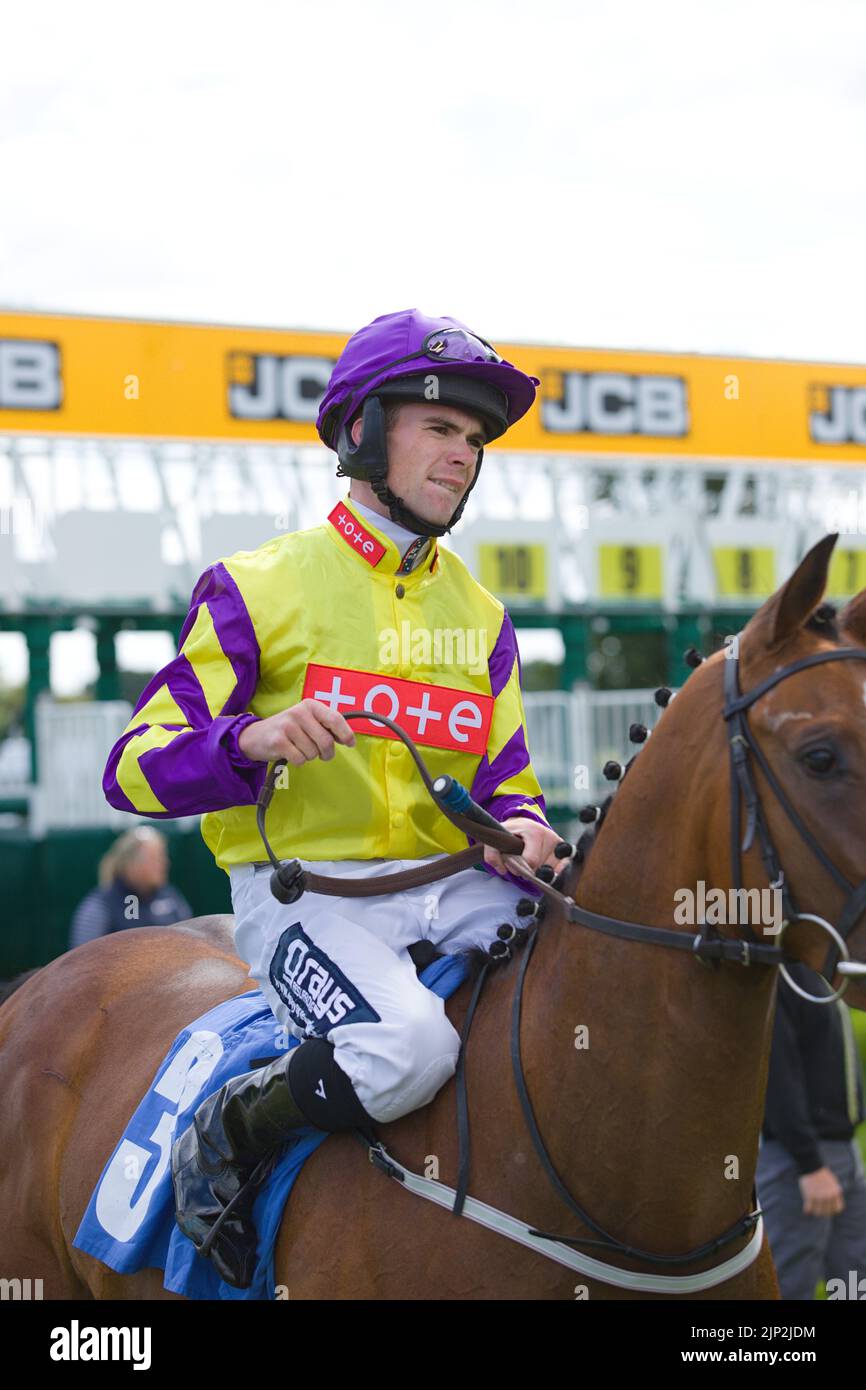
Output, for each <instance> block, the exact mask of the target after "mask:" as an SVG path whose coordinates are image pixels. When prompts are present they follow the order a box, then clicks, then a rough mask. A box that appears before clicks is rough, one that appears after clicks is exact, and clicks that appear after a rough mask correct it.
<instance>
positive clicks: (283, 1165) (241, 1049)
mask: <svg viewBox="0 0 866 1390" xmlns="http://www.w3.org/2000/svg"><path fill="white" fill-rule="evenodd" d="M468 971H469V961H468V958H467V957H466V956H465V955H455V956H444V957H442V958H441V959H440V960H437V961H434V962H433V964H432V965H429V966H428V967H427V968H426V970H424V972H423V973H422V975H421V976H420V979H421V982H422V984H425V985H426V986H427V987H428V989H432V990H433V991H434V993H436V994H438V995H439V996H440V998H442V999H448V998H449V997H450V996H451V995H452V994H453V993H454V992H455V990H456V989H458V988H459V986H460V985H461V984H462V983H463V981H464V980H465V979H466V976H467V974H468ZM297 1045H298V1039H297V1038H294V1037H292V1036H291V1034H289V1033H288V1032H287V1031H286V1030H284V1029H283V1028H281V1026H280V1025H279V1024H278V1023H277V1021H276V1019H275V1018H274V1015H273V1013H272V1012H271V1009H270V1007H269V1006H268V1004H267V1002H266V1000H265V997H264V995H263V994H262V992H261V990H258V989H256V990H251V991H249V992H248V993H247V994H239V995H237V996H236V997H235V998H234V999H228V1000H226V1002H225V1003H223V1004H218V1005H217V1006H216V1008H214V1009H211V1010H209V1012H208V1013H206V1014H202V1016H201V1018H197V1019H196V1020H195V1022H194V1023H190V1024H189V1026H188V1027H187V1028H184V1029H183V1031H182V1032H181V1033H179V1034H178V1036H177V1037H176V1038H175V1041H174V1043H173V1044H172V1046H171V1049H170V1051H169V1052H168V1054H167V1056H166V1058H165V1061H164V1062H163V1063H162V1066H161V1067H160V1068H159V1071H158V1072H157V1073H156V1076H155V1077H154V1079H153V1081H152V1082H151V1085H150V1087H149V1088H148V1091H147V1093H146V1095H145V1097H144V1099H143V1100H142V1102H141V1104H140V1105H139V1107H138V1109H137V1110H136V1111H135V1114H134V1115H133V1116H132V1119H131V1120H130V1121H129V1124H128V1125H127V1127H126V1129H125V1131H124V1134H123V1137H122V1138H121V1140H120V1143H119V1144H118V1145H117V1147H116V1149H115V1150H114V1153H113V1154H112V1155H111V1158H110V1159H109V1160H108V1163H107V1164H106V1165H105V1168H104V1169H103V1171H102V1176H101V1177H100V1179H99V1182H98V1183H97V1185H96V1188H95V1190H94V1193H93V1196H92V1197H91V1199H90V1202H89V1203H88V1207H87V1210H86V1211H85V1213H84V1216H83V1218H82V1220H81V1225H80V1226H79V1228H78V1231H77V1232H76V1235H75V1240H74V1241H73V1244H74V1246H75V1247H76V1249H78V1250H83V1251H85V1252H86V1253H87V1254H88V1255H94V1256H95V1257H96V1259H98V1260H101V1261H102V1262H103V1264H106V1265H108V1266H109V1268H111V1269H115V1270H117V1271H118V1273H120V1274H135V1273H136V1272H137V1271H138V1270H140V1269H163V1270H165V1279H164V1280H163V1286H164V1287H165V1288H166V1289H169V1290H170V1291H171V1292H173V1293H180V1294H184V1295H185V1296H186V1297H187V1298H195V1299H208V1298H222V1299H272V1298H274V1297H275V1294H276V1286H275V1283H274V1244H275V1242H276V1238H277V1231H278V1230H279V1225H280V1218H281V1217H282V1214H283V1208H284V1207H285V1205H286V1202H287V1201H288V1198H289V1193H290V1192H291V1190H292V1186H293V1184H294V1182H295V1179H296V1178H297V1176H298V1173H299V1172H300V1170H301V1167H302V1165H303V1163H304V1160H305V1159H306V1158H308V1157H309V1155H310V1154H311V1153H312V1152H313V1150H314V1149H317V1148H318V1147H319V1145H320V1144H321V1143H322V1141H323V1140H324V1139H327V1137H328V1136H327V1134H326V1133H324V1132H323V1131H322V1130H319V1129H314V1128H313V1126H312V1125H309V1126H307V1127H306V1128H304V1129H299V1130H298V1131H297V1134H296V1135H294V1136H293V1137H292V1139H291V1140H290V1141H289V1143H287V1144H286V1146H285V1149H284V1150H283V1152H282V1153H281V1155H280V1158H279V1159H278V1161H277V1163H276V1165H275V1167H274V1168H273V1170H272V1172H271V1174H270V1175H269V1177H268V1178H267V1179H266V1181H265V1182H264V1183H263V1184H262V1187H261V1189H260V1190H259V1193H258V1196H257V1198H256V1202H255V1206H254V1208H253V1219H254V1221H255V1224H256V1229H257V1231H258V1234H259V1256H258V1263H257V1265H256V1271H255V1275H254V1277H253V1282H252V1284H251V1285H250V1287H249V1288H248V1289H233V1288H232V1287H231V1285H229V1284H226V1283H224V1282H223V1280H222V1279H220V1278H219V1276H218V1275H217V1273H216V1270H215V1269H214V1267H213V1265H212V1264H211V1262H210V1260H207V1259H202V1257H201V1256H200V1255H199V1254H198V1253H197V1251H196V1248H195V1246H194V1245H193V1243H192V1241H191V1240H189V1239H188V1238H187V1237H186V1236H185V1235H183V1233H182V1232H181V1231H180V1230H179V1228H178V1226H177V1225H176V1223H175V1219H174V1189H173V1187H172V1182H171V1146H172V1144H173V1143H174V1141H175V1139H176V1138H177V1137H178V1136H179V1135H180V1134H182V1133H183V1131H184V1130H185V1129H186V1128H187V1126H188V1125H190V1124H191V1123H192V1117H193V1115H194V1113H195V1111H196V1110H197V1109H198V1107H199V1105H200V1104H201V1103H202V1101H203V1100H205V1099H206V1097H207V1096H209V1095H212V1094H213V1093H214V1091H218V1090H219V1089H220V1087H221V1086H222V1085H224V1083H225V1082H226V1081H229V1080H230V1079H231V1078H232V1077H233V1076H239V1075H241V1074H242V1073H243V1072H247V1071H251V1070H252V1062H253V1060H254V1059H258V1058H262V1057H265V1058H268V1059H270V1058H272V1057H274V1056H278V1055H279V1053H280V1052H281V1051H285V1050H287V1048H289V1047H296V1046H297ZM359 1157H362V1154H361V1152H360V1149H359Z"/></svg>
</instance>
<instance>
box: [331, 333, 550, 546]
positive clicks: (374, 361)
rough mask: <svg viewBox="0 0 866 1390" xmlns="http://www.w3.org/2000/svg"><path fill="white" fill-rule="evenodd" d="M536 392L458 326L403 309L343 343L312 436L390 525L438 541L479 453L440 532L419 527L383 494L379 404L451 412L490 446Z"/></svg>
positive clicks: (397, 501)
mask: <svg viewBox="0 0 866 1390" xmlns="http://www.w3.org/2000/svg"><path fill="white" fill-rule="evenodd" d="M539 385H540V382H539V380H538V378H537V377H534V376H527V375H526V373H525V372H521V371H520V370H519V369H518V368H517V367H514V366H512V364H511V363H510V362H506V361H505V359H504V358H502V357H500V356H499V354H498V352H497V351H496V349H495V348H493V347H491V346H490V344H489V343H487V342H485V341H484V339H483V338H479V337H478V336H477V334H475V333H473V332H472V330H471V329H470V328H467V326H466V324H465V323H461V322H460V320H459V319H452V318H448V317H443V318H429V317H428V316H427V315H426V314H422V313H421V311H420V310H419V309H404V310H402V311H401V312H400V313H397V314H383V315H382V316H381V317H380V318H378V319H374V320H373V322H372V323H368V324H367V326H366V328H360V329H359V330H358V332H357V333H354V334H353V335H352V337H351V338H350V339H349V341H348V343H347V344H346V346H345V348H344V349H343V351H342V353H341V354H340V357H339V359H338V361H337V363H336V365H335V367H334V370H333V372H332V373H331V379H330V381H329V382H328V389H327V391H326V392H325V395H324V397H323V399H322V404H321V406H320V407H319V418H318V420H317V421H316V429H317V430H318V432H319V437H320V439H321V440H322V443H323V444H326V445H327V446H328V448H329V449H334V450H335V452H336V454H337V457H338V459H339V466H338V468H337V477H338V478H341V477H348V478H360V479H363V480H364V481H365V482H368V483H369V484H370V486H371V487H372V488H373V491H374V492H375V493H376V496H377V497H378V498H379V500H380V501H381V502H383V503H384V504H385V505H386V506H387V507H388V510H389V512H390V514H391V517H392V519H393V520H394V521H396V522H398V523H399V524H400V525H401V526H406V527H408V528H409V530H410V531H415V532H417V533H419V534H421V535H425V536H442V535H444V534H445V532H446V531H450V530H451V527H452V526H454V525H455V524H456V522H457V521H459V519H460V515H461V513H462V511H463V508H464V506H465V505H466V498H467V497H468V496H469V493H470V492H471V491H472V489H473V487H474V486H475V484H476V482H477V481H478V474H479V472H480V471H481V460H482V458H483V455H484V450H483V449H479V451H478V465H477V467H476V469H475V477H474V478H473V479H472V482H471V483H470V485H469V487H468V488H467V490H466V494H465V496H464V497H463V498H462V500H461V501H460V504H459V505H458V507H457V509H456V510H455V511H454V513H453V514H452V516H451V518H450V520H449V521H448V522H447V523H446V524H445V525H438V524H434V523H432V522H429V521H425V520H424V518H423V517H420V516H417V515H416V514H415V513H414V512H413V511H412V510H411V509H410V508H409V507H407V506H406V504H405V502H403V500H402V498H400V497H398V496H397V495H396V493H394V492H392V491H391V489H390V488H389V487H388V482H387V478H388V450H387V443H386V434H385V412H384V409H383V402H384V403H388V402H391V401H421V402H423V401H429V400H437V401H442V402H443V403H444V404H445V405H453V406H458V407H459V408H460V409H461V410H465V411H467V412H469V413H471V414H473V415H477V416H478V417H479V419H480V420H481V421H482V423H483V424H484V427H485V434H486V441H485V442H486V443H488V444H489V443H490V441H491V440H493V439H498V438H499V436H500V435H502V434H504V433H505V431H506V430H507V429H508V428H509V427H510V426H511V425H513V424H514V423H515V422H516V421H517V420H519V419H520V418H521V416H523V415H525V414H526V412H527V410H529V408H530V406H531V405H532V403H533V401H534V400H535V391H536V388H537V387H538V386H539ZM361 411H362V412H363V413H362V420H363V430H362V434H361V442H360V443H359V444H355V443H353V441H352V436H351V426H352V423H353V421H354V420H355V418H356V417H357V415H358V413H359V412H361Z"/></svg>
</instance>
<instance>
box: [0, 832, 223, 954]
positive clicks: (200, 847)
mask: <svg viewBox="0 0 866 1390" xmlns="http://www.w3.org/2000/svg"><path fill="white" fill-rule="evenodd" d="M151 823H153V822H151ZM157 828H158V829H159V830H161V831H163V833H164V834H165V835H166V838H167V840H168V850H169V855H170V858H171V882H172V883H173V884H174V886H175V887H176V888H179V889H180V891H181V892H182V893H183V895H184V897H185V898H186V899H187V901H188V902H189V903H190V905H191V906H192V909H193V913H194V915H195V916H198V915H199V914H200V913H205V912H231V896H230V894H229V881H228V877H227V875H226V874H224V873H223V871H222V869H218V868H217V867H216V865H215V863H214V860H213V856H212V854H211V852H210V850H209V849H208V848H207V846H206V845H205V843H204V841H203V840H202V838H201V835H200V833H199V831H198V829H197V828H195V829H193V830H188V831H182V830H178V829H176V828H175V827H173V826H170V825H167V824H165V823H161V824H159V825H158V826H157ZM115 839H116V832H114V831H111V830H70V831H62V832H61V831H58V832H56V833H54V834H52V835H48V836H46V837H45V839H43V840H33V839H30V838H28V837H27V836H26V835H25V834H23V833H13V834H8V833H7V834H4V835H2V836H0V884H2V892H3V898H4V908H3V912H2V914H0V979H6V980H8V979H11V978H12V976H14V975H18V974H20V972H21V971H23V970H29V969H31V968H32V967H33V966H35V965H45V964H47V962H48V961H50V960H53V959H54V957H55V956H59V955H60V954H61V953H62V952H63V951H65V950H66V949H67V947H68V945H69V925H70V922H71V920H72V914H73V913H74V911H75V909H76V907H77V906H78V904H79V903H80V902H81V899H82V898H83V897H84V895H85V894H86V893H89V892H90V890H91V888H94V887H95V886H96V882H97V878H96V875H97V866H98V864H99V860H100V859H101V858H102V855H103V854H104V853H105V851H106V850H107V849H108V848H109V846H110V845H111V843H112V842H113V841H114V840H115Z"/></svg>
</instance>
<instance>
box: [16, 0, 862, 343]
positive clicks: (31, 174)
mask: <svg viewBox="0 0 866 1390" xmlns="http://www.w3.org/2000/svg"><path fill="white" fill-rule="evenodd" d="M864 67H866V4H864V3H863V0H779V3H777V0H745V3H743V2H742V0H724V3H720V2H719V0H716V3H706V0H705V2H704V3H698V2H697V0H687V3H678V2H677V0H652V3H649V0H621V2H620V3H617V4H614V3H608V4H604V3H599V0H592V3H586V0H535V3H533V4H531V5H527V4H517V3H514V0H496V2H495V3H492V4H488V3H483V2H482V3H479V0H437V3H436V4H430V5H426V4H425V5H419V4H414V5H413V4H411V3H407V0H364V3H362V4H358V3H346V0H330V3H321V4H317V3H307V4H304V5H301V4H298V3H294V4H293V3H290V2H289V3H286V2H285V0H282V2H281V3H268V0H248V3H246V4H245V5H243V6H241V5H237V4H231V5H229V4H225V3H221V2H220V0H217V2H216V3H214V2H213V0H209V3H199V0H173V3H171V4H168V3H165V0H149V3H148V4H147V5H145V6H128V5H118V4H116V3H101V0H77V2H76V3H75V4H68V3H66V0H64V3H57V0H55V2H54V3H44V4H41V5H38V6H24V5H20V6H6V7H4V11H3V19H2V28H0V305H3V306H6V307H25V308H40V309H52V308H54V309H65V310H70V311H74V310H80V311H90V312H96V313H104V314H116V313H123V314H131V315H141V316H147V317H170V318H189V319H204V320H211V321H225V322H233V323H234V322H236V323H252V324H258V323H263V324H274V325H279V326H285V327H325V328H340V329H345V330H347V331H348V330H351V329H353V328H355V327H358V326H359V325H360V324H361V323H363V322H366V321H367V320H369V319H370V318H372V317H374V316H375V315H376V314H379V313H383V312H386V311H389V310H393V309H398V308H405V307H407V306H409V305H418V306H420V307H422V308H424V309H427V310H428V311H429V312H432V313H449V314H454V315H456V316H457V317H458V318H461V319H463V320H465V321H466V322H468V323H470V324H472V325H473V326H475V327H476V328H477V330H478V331H479V332H480V333H482V334H484V336H486V337H490V338H492V339H494V340H495V339H496V338H500V339H503V340H507V339H509V338H510V339H518V340H530V341H532V340H537V341H554V342H564V343H573V344H579V345H587V346H595V345H611V346H622V347H629V346H635V347H657V348H679V349H689V350H699V351H727V352H747V353H756V354H766V355H775V356H789V357H807V358H808V357H812V358H819V359H822V358H826V359H829V360H853V361H862V360H864V355H866V345H864V333H863V327H862V325H863V323H864V320H866V314H864V310H866V277H864V275H863V273H862V265H863V249H864V227H866V180H864V177H863V158H864V149H866V129H864V113H866V72H864Z"/></svg>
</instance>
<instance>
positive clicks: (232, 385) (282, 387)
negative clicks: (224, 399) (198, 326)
mask: <svg viewBox="0 0 866 1390" xmlns="http://www.w3.org/2000/svg"><path fill="white" fill-rule="evenodd" d="M333 367H334V363H333V360H332V359H331V358H330V357H277V356H276V355H274V354H272V353H268V352H264V353H258V352H230V353H229V357H228V379H229V414H230V415H231V416H232V417H233V418H234V419H235V420H300V421H304V422H308V421H312V420H315V418H316V416H317V415H318V413H319V402H320V401H321V399H322V396H323V395H324V393H325V389H326V387H327V385H328V380H329V378H330V375H331V372H332V371H333Z"/></svg>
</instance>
